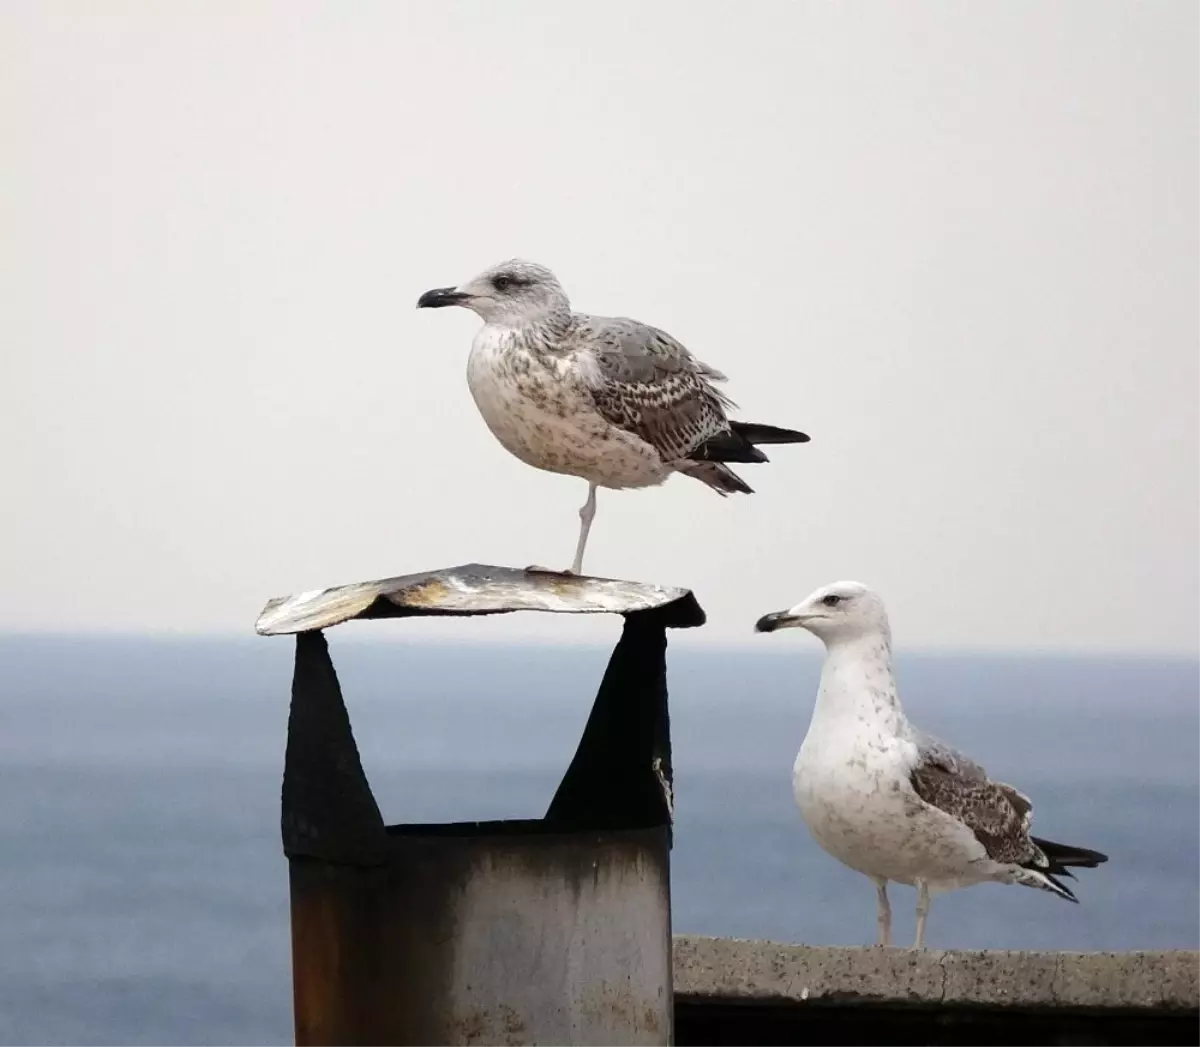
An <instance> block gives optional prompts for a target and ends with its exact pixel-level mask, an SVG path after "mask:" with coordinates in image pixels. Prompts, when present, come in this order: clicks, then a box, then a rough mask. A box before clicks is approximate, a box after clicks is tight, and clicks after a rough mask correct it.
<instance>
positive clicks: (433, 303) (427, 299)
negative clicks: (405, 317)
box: [417, 287, 471, 309]
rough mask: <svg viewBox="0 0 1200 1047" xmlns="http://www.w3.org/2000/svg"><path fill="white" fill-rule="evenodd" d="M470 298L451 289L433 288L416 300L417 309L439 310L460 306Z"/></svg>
mask: <svg viewBox="0 0 1200 1047" xmlns="http://www.w3.org/2000/svg"><path fill="white" fill-rule="evenodd" d="M470 297H471V296H470V295H469V294H463V293H462V291H456V290H455V289H454V288H453V287H435V288H434V289H433V290H432V291H426V292H425V293H424V294H423V295H421V297H420V298H418V299H417V308H418V309H441V308H443V307H444V306H447V305H462V304H463V302H465V301H466V300H467V299H468V298H470Z"/></svg>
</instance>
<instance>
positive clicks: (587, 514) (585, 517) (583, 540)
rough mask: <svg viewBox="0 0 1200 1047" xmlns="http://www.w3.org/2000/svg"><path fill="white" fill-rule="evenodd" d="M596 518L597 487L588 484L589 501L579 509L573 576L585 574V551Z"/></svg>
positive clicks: (572, 566)
mask: <svg viewBox="0 0 1200 1047" xmlns="http://www.w3.org/2000/svg"><path fill="white" fill-rule="evenodd" d="M595 516H596V485H595V484H593V483H590V484H588V496H587V501H586V502H584V503H583V505H582V506H580V508H579V544H578V545H577V546H575V562H574V563H573V564H572V565H571V573H572V574H583V550H584V548H585V547H586V546H587V540H588V532H589V531H590V530H591V529H592V520H593V519H594V518H595Z"/></svg>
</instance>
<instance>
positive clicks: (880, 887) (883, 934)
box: [871, 876, 892, 945]
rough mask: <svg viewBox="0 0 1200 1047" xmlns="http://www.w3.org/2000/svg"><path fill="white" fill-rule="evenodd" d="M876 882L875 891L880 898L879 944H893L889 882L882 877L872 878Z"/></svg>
mask: <svg viewBox="0 0 1200 1047" xmlns="http://www.w3.org/2000/svg"><path fill="white" fill-rule="evenodd" d="M871 879H872V880H874V881H875V890H876V892H877V893H878V896H879V916H878V920H879V944H880V945H891V944H892V906H891V904H890V903H889V902H888V896H887V880H885V879H884V878H883V877H882V876H872V877H871Z"/></svg>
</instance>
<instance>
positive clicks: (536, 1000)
mask: <svg viewBox="0 0 1200 1047" xmlns="http://www.w3.org/2000/svg"><path fill="white" fill-rule="evenodd" d="M389 832H391V833H392V836H391V841H390V842H391V846H392V854H391V860H390V861H389V862H388V864H387V866H386V867H384V868H377V869H364V868H355V867H351V866H336V865H330V864H327V863H323V862H313V861H304V860H295V859H293V861H292V863H291V892H292V942H293V977H294V984H295V994H296V1042H297V1043H298V1044H347V1043H358V1044H376V1043H395V1044H431V1043H438V1044H538V1043H540V1044H668V1043H670V1042H671V1035H672V1012H673V1001H672V994H671V945H670V943H671V927H670V898H669V891H670V884H669V872H668V849H669V844H668V834H667V829H666V828H665V827H661V828H658V829H642V830H631V831H615V832H600V833H587V834H584V833H568V834H556V833H553V832H549V831H547V830H546V828H545V824H544V823H539V822H525V823H522V822H504V823H491V824H485V825H464V826H452V825H451V826H428V827H422V826H405V827H404V828H403V829H402V830H399V831H397V830H390V831H389Z"/></svg>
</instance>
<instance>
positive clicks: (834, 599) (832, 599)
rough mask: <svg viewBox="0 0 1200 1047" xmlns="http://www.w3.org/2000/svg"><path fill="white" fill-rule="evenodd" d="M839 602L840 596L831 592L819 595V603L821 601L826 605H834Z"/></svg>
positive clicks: (840, 600)
mask: <svg viewBox="0 0 1200 1047" xmlns="http://www.w3.org/2000/svg"><path fill="white" fill-rule="evenodd" d="M841 602H842V598H841V597H840V596H835V595H834V594H833V593H830V594H829V595H828V596H823V597H821V603H823V604H824V605H825V606H826V607H836V606H837V605H838V604H840V603H841Z"/></svg>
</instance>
